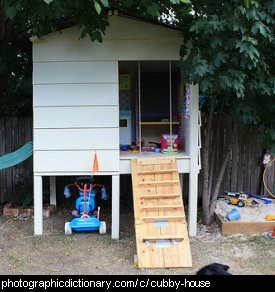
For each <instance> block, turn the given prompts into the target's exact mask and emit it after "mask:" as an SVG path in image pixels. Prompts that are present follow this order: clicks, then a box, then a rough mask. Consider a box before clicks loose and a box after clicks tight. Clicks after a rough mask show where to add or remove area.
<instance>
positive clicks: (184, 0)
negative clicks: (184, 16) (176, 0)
mask: <svg viewBox="0 0 275 292" xmlns="http://www.w3.org/2000/svg"><path fill="white" fill-rule="evenodd" d="M180 1H181V2H183V3H185V4H190V3H191V1H190V0H180Z"/></svg>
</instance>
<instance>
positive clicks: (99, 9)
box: [94, 0, 101, 14]
mask: <svg viewBox="0 0 275 292" xmlns="http://www.w3.org/2000/svg"><path fill="white" fill-rule="evenodd" d="M94 5H95V10H96V12H97V14H100V12H101V6H100V5H99V3H98V2H97V1H96V0H94Z"/></svg>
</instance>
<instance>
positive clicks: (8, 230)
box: [0, 211, 275, 275]
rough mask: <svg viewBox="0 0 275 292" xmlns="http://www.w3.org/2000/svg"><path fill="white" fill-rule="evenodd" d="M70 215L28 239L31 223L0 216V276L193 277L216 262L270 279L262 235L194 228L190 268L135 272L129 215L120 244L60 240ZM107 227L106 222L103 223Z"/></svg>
mask: <svg viewBox="0 0 275 292" xmlns="http://www.w3.org/2000/svg"><path fill="white" fill-rule="evenodd" d="M69 217H70V216H69V214H68V213H65V212H64V211H62V212H61V211H60V212H59V213H57V214H55V215H54V216H52V217H50V218H48V219H45V220H44V230H45V235H44V236H42V237H34V236H33V220H32V219H26V220H25V219H24V220H23V219H6V218H3V217H2V216H0V262H1V265H0V274H52V275H54V274H77V275H84V274H112V275H113V274H135V275H140V274H181V275H184V274H185V275H187V274H195V272H196V271H197V270H198V269H199V268H201V267H202V266H204V265H207V264H210V263H213V262H219V263H223V264H227V265H229V266H230V272H231V273H233V274H272V275H274V274H275V241H272V240H270V239H269V238H267V237H266V236H264V235H259V236H242V235H238V236H233V237H222V236H221V234H220V233H219V228H218V227H217V226H216V225H213V226H212V227H211V228H209V229H207V228H206V227H205V226H202V225H199V232H198V236H197V237H196V238H192V239H191V250H192V256H193V268H188V269H154V270H149V269H146V270H145V269H144V270H141V269H138V268H137V267H136V266H135V265H134V255H135V254H136V245H135V230H134V221H133V215H132V214H122V215H121V239H120V240H118V241H114V240H111V238H110V230H108V233H109V234H107V235H104V236H102V235H99V234H97V233H78V234H73V235H72V236H67V235H64V231H63V229H64V222H65V221H66V218H69ZM107 225H108V226H110V222H107Z"/></svg>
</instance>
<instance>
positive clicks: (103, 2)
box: [100, 0, 109, 7]
mask: <svg viewBox="0 0 275 292" xmlns="http://www.w3.org/2000/svg"><path fill="white" fill-rule="evenodd" d="M100 2H101V3H102V5H103V6H105V7H109V1H108V0H100Z"/></svg>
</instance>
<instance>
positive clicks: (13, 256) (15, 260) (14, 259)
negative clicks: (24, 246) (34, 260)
mask: <svg viewBox="0 0 275 292" xmlns="http://www.w3.org/2000/svg"><path fill="white" fill-rule="evenodd" d="M7 259H8V261H9V263H10V264H11V265H13V266H16V267H20V266H22V265H23V264H24V260H23V259H22V258H21V257H20V256H19V255H18V254H17V253H16V252H9V253H8V254H7Z"/></svg>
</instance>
